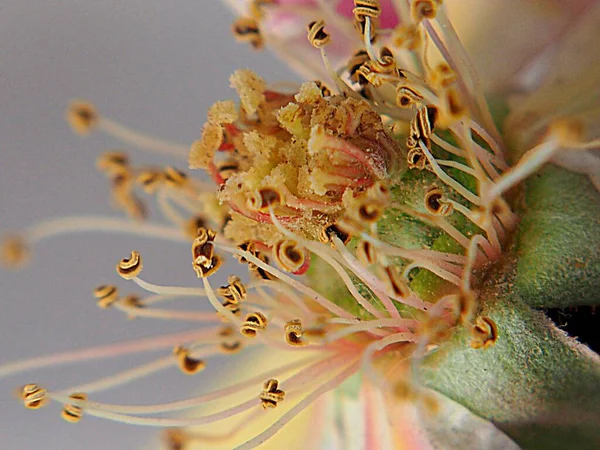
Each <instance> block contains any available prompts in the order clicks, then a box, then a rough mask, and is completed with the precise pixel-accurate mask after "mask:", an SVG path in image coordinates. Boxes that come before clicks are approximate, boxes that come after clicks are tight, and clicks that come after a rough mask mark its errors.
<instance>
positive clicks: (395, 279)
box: [385, 266, 410, 298]
mask: <svg viewBox="0 0 600 450" xmlns="http://www.w3.org/2000/svg"><path fill="white" fill-rule="evenodd" d="M385 273H386V275H387V279H388V284H389V286H390V288H391V289H392V292H393V293H394V295H396V296H398V297H400V298H408V297H409V296H410V288H409V287H408V284H407V283H406V281H405V280H404V278H403V277H402V274H401V273H400V271H399V270H398V268H397V267H396V266H387V267H386V268H385Z"/></svg>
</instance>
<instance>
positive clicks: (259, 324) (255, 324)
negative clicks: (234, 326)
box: [240, 312, 268, 338]
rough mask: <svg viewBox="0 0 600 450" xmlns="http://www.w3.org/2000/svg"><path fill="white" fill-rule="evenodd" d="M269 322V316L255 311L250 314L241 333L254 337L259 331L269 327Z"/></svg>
mask: <svg viewBox="0 0 600 450" xmlns="http://www.w3.org/2000/svg"><path fill="white" fill-rule="evenodd" d="M267 323H268V321H267V318H266V317H265V316H264V315H263V314H262V313H259V312H254V313H251V314H248V315H247V316H246V320H245V322H244V323H243V324H242V326H241V328H240V333H242V335H244V336H246V337H249V338H253V337H255V336H256V334H257V333H258V332H259V331H262V330H264V329H265V328H266V327H267Z"/></svg>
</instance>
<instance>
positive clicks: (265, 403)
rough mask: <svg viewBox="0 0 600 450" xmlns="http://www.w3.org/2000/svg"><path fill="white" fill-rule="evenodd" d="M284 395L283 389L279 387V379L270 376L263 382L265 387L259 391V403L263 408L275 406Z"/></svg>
mask: <svg viewBox="0 0 600 450" xmlns="http://www.w3.org/2000/svg"><path fill="white" fill-rule="evenodd" d="M284 397H285V391H282V390H281V389H279V381H277V380H276V379H274V378H271V379H270V380H267V381H266V382H265V388H264V390H263V391H262V392H261V393H260V397H259V398H260V405H261V406H262V407H263V409H269V408H275V407H276V406H277V404H278V403H279V402H281V401H283V399H284Z"/></svg>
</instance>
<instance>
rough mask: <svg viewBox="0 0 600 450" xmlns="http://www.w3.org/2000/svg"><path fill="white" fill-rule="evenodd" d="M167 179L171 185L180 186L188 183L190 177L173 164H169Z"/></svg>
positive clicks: (166, 171)
mask: <svg viewBox="0 0 600 450" xmlns="http://www.w3.org/2000/svg"><path fill="white" fill-rule="evenodd" d="M165 181H166V182H167V184H169V186H171V187H175V188H180V187H183V186H185V185H186V183H187V182H188V177H187V175H186V174H185V173H183V172H182V171H181V170H178V169H176V168H175V167H172V166H167V167H166V168H165Z"/></svg>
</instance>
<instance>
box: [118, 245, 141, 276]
mask: <svg viewBox="0 0 600 450" xmlns="http://www.w3.org/2000/svg"><path fill="white" fill-rule="evenodd" d="M142 268H143V264H142V257H141V255H140V253H139V252H138V251H136V250H133V251H132V252H131V255H130V256H129V258H124V259H122V260H121V261H120V262H119V263H118V264H117V273H118V274H119V275H121V278H123V279H125V280H131V279H133V278H135V277H137V276H138V275H139V274H140V272H141V271H142Z"/></svg>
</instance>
